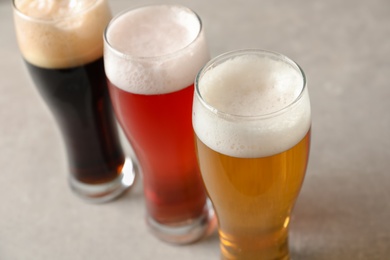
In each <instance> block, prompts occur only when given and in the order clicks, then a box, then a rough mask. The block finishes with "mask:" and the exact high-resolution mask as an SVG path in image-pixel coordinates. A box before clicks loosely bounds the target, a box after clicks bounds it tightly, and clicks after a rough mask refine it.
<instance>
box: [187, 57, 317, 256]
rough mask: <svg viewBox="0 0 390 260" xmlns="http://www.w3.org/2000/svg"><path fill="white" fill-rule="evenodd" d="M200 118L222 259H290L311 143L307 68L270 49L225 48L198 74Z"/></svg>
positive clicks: (196, 116) (202, 156) (196, 114)
mask: <svg viewBox="0 0 390 260" xmlns="http://www.w3.org/2000/svg"><path fill="white" fill-rule="evenodd" d="M192 120H193V127H194V130H195V133H196V145H197V154H198V160H199V165H200V169H201V173H202V177H203V180H204V183H205V186H206V190H207V192H208V194H209V197H210V199H211V200H212V202H213V205H214V208H215V212H216V215H217V218H218V224H219V236H220V247H221V253H222V259H229V260H231V259H246V260H247V259H253V260H259V259H261V260H268V259H273V260H274V259H289V249H288V228H289V222H290V214H291V211H292V209H293V206H294V203H295V200H296V199H297V196H298V193H299V191H300V188H301V186H302V182H303V179H304V176H305V172H306V167H307V163H308V157H309V148H310V129H311V112H310V100H309V94H308V90H307V87H306V79H305V75H304V72H303V70H302V69H301V68H300V67H299V66H298V65H297V64H296V63H295V62H293V61H292V60H290V59H289V58H287V57H285V56H283V55H281V54H278V53H274V52H269V51H263V50H238V51H233V52H230V53H226V54H222V55H221V56H218V57H216V58H215V59H213V60H211V61H210V62H209V63H207V64H206V65H205V67H203V69H202V70H201V71H200V72H199V74H198V76H197V78H196V81H195V97H194V102H193V119H192Z"/></svg>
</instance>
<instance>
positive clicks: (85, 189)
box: [14, 0, 134, 202]
mask: <svg viewBox="0 0 390 260" xmlns="http://www.w3.org/2000/svg"><path fill="white" fill-rule="evenodd" d="M110 19H111V12H110V9H109V6H108V4H107V1H106V0H91V1H73V0H62V1H52V2H50V3H46V2H45V3H40V2H37V1H34V0H23V1H22V0H14V21H15V29H16V35H17V39H18V44H19V48H20V51H21V54H22V56H23V58H24V60H25V63H26V65H27V68H28V70H29V72H30V75H31V77H32V79H33V81H34V83H35V85H36V87H37V89H38V90H39V92H40V94H41V96H42V97H43V99H44V101H45V102H46V104H47V105H48V107H49V109H50V110H51V112H52V113H53V115H54V119H55V120H56V121H57V124H58V127H59V129H60V131H61V133H62V137H63V139H64V144H65V147H66V150H67V157H68V161H69V167H70V172H71V175H70V185H71V187H72V189H73V191H74V192H75V193H76V194H78V195H80V196H81V197H83V198H84V199H86V200H90V201H94V202H104V201H108V200H110V199H113V198H115V197H116V196H117V195H119V194H120V193H122V192H123V191H124V190H126V189H127V188H128V187H129V186H130V185H131V184H132V181H133V180H134V172H131V170H128V169H130V168H131V169H132V164H131V160H129V161H128V162H129V163H128V164H127V163H126V167H124V163H125V161H126V162H127V160H125V156H124V153H123V151H122V148H121V145H120V141H119V137H118V133H117V126H116V122H115V119H114V117H113V112H112V108H111V103H110V99H109V94H108V87H107V82H106V77H105V72H104V64H103V39H102V35H103V31H104V28H105V27H106V25H107V23H108V22H109V20H110ZM127 165H129V166H130V167H127ZM124 169H126V170H124ZM123 171H125V172H128V175H126V173H125V172H123ZM125 175H126V177H125Z"/></svg>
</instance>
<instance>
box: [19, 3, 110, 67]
mask: <svg viewBox="0 0 390 260" xmlns="http://www.w3.org/2000/svg"><path fill="white" fill-rule="evenodd" d="M15 7H16V8H17V10H18V11H15V12H14V21H15V26H16V35H17V38H18V43H19V48H20V51H21V53H22V55H23V57H24V58H25V59H26V60H27V61H29V62H30V63H32V64H34V65H36V66H40V67H44V68H69V67H74V66H79V65H83V64H86V63H89V62H92V61H95V60H97V59H98V58H100V57H102V56H103V39H102V35H103V31H104V28H105V27H106V25H107V23H108V22H109V20H110V19H111V11H110V9H109V6H108V4H107V1H106V0H91V1H82V0H16V1H15Z"/></svg>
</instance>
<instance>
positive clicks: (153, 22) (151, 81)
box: [104, 5, 209, 95]
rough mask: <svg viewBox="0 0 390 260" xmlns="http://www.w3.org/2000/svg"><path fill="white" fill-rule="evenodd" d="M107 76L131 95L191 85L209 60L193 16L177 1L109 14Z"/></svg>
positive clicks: (106, 48)
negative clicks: (119, 13)
mask: <svg viewBox="0 0 390 260" xmlns="http://www.w3.org/2000/svg"><path fill="white" fill-rule="evenodd" d="M105 37H106V42H105V49H104V62H105V69H106V74H107V77H108V78H109V80H110V81H111V82H112V83H113V84H114V85H115V86H117V87H118V88H121V89H123V90H125V91H128V92H132V93H135V94H146V95H150V94H163V93H170V92H174V91H178V90H180V89H182V88H185V87H188V86H190V85H192V84H193V82H194V78H195V76H196V73H197V72H198V71H199V69H200V68H201V67H202V66H203V65H204V63H205V62H207V60H208V59H209V54H208V49H207V46H206V41H205V38H204V34H203V30H202V27H201V23H200V21H199V19H198V17H197V15H196V14H195V13H194V12H192V11H191V10H189V9H187V8H185V7H181V6H168V5H159V6H146V7H143V8H138V9H135V10H131V11H128V12H126V13H123V14H122V15H120V16H118V17H116V18H114V19H113V20H112V21H111V23H110V25H109V27H108V30H107V32H106V35H105Z"/></svg>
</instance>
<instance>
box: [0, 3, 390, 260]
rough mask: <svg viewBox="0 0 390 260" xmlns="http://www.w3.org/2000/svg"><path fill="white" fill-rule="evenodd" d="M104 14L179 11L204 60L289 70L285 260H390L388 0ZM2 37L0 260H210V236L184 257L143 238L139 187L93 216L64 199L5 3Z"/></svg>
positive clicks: (58, 143) (60, 161) (53, 149)
mask: <svg viewBox="0 0 390 260" xmlns="http://www.w3.org/2000/svg"><path fill="white" fill-rule="evenodd" d="M110 3H111V6H112V10H113V13H114V14H116V13H118V12H119V11H120V10H123V9H127V8H132V7H135V6H139V5H143V4H147V3H179V4H183V5H186V6H188V7H190V8H192V9H194V10H195V11H196V12H197V13H198V14H199V15H200V16H201V17H202V19H203V23H204V27H205V30H206V34H207V37H208V41H209V44H210V50H211V54H212V56H216V55H218V54H220V53H223V52H226V51H230V50H234V49H241V48H262V49H269V50H274V51H278V52H281V53H283V54H285V55H287V56H289V57H290V58H293V59H294V60H295V61H297V62H298V63H299V64H300V65H301V66H302V67H303V69H304V70H305V71H306V74H307V77H308V82H309V90H310V94H311V101H312V111H313V127H312V130H313V131H312V134H313V138H312V152H311V157H310V165H309V169H308V172H307V177H306V179H305V183H304V186H303V189H302V192H301V194H300V197H299V200H298V202H297V204H296V207H295V211H294V213H293V218H292V223H291V232H290V248H291V255H292V256H293V259H295V260H299V259H307V260H308V259H310V260H319V259H326V260H329V259H335V260H345V259H390V258H389V257H390V256H389V255H390V224H389V219H390V205H389V202H390V175H389V169H390V115H389V111H390V101H389V99H390V80H389V78H390V1H389V0H370V1H364V0H355V1H353V0H343V1H340V0H326V1H324V0H312V1H304V0H272V1H271V0H262V1H260V0H244V1H242V0H210V1H209V0H207V1H206V0H203V1H202V0H199V1H190V0H176V1H173V0H172V1H171V0H170V1H147V0H143V1H135V0H132V1H129V0H111V2H110ZM0 28H1V34H2V36H1V38H0V43H1V45H0V46H1V48H0V73H1V76H0V80H1V81H0V82H1V83H0V166H1V170H0V259H1V260H14V259H57V260H62V259H67V260H68V259H72V260H78V259H95V260H100V259H116V260H122V259H135V260H137V259H141V260H142V259H145V260H147V259H163V260H165V259H172V260H175V259H181V260H192V259H219V248H218V237H217V235H216V234H213V235H212V236H210V237H208V238H206V239H204V240H202V241H200V242H198V243H196V244H193V245H189V246H172V245H169V244H166V243H163V242H161V241H159V240H158V239H156V238H155V237H153V236H152V235H151V234H150V233H149V231H148V229H147V227H146V225H145V222H144V212H145V211H144V210H145V209H144V199H143V194H142V187H141V185H140V183H138V185H137V186H136V187H134V189H133V190H131V192H129V193H127V194H126V195H125V196H123V197H122V198H120V199H119V200H116V201H114V202H111V203H108V204H103V205H91V204H87V203H84V202H82V201H80V200H79V199H78V198H76V197H75V196H74V195H73V194H72V193H71V192H70V190H69V188H68V185H67V181H66V180H67V176H68V173H67V165H66V161H65V153H64V150H63V149H64V147H63V143H62V140H61V139H60V135H59V132H58V130H57V128H56V126H55V125H54V123H53V119H52V116H51V114H50V113H49V112H48V110H47V108H46V106H45V105H44V104H43V102H42V101H41V99H40V97H39V96H38V94H37V92H36V90H35V88H34V86H33V85H32V82H31V81H30V78H29V76H28V75H27V72H26V69H25V67H24V65H23V63H22V61H21V59H20V55H19V52H18V48H17V44H16V39H15V34H14V30H13V21H12V8H11V3H10V1H6V0H0ZM123 142H124V145H125V146H126V147H127V152H129V153H131V150H130V149H129V148H128V146H127V143H126V141H125V140H123Z"/></svg>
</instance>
